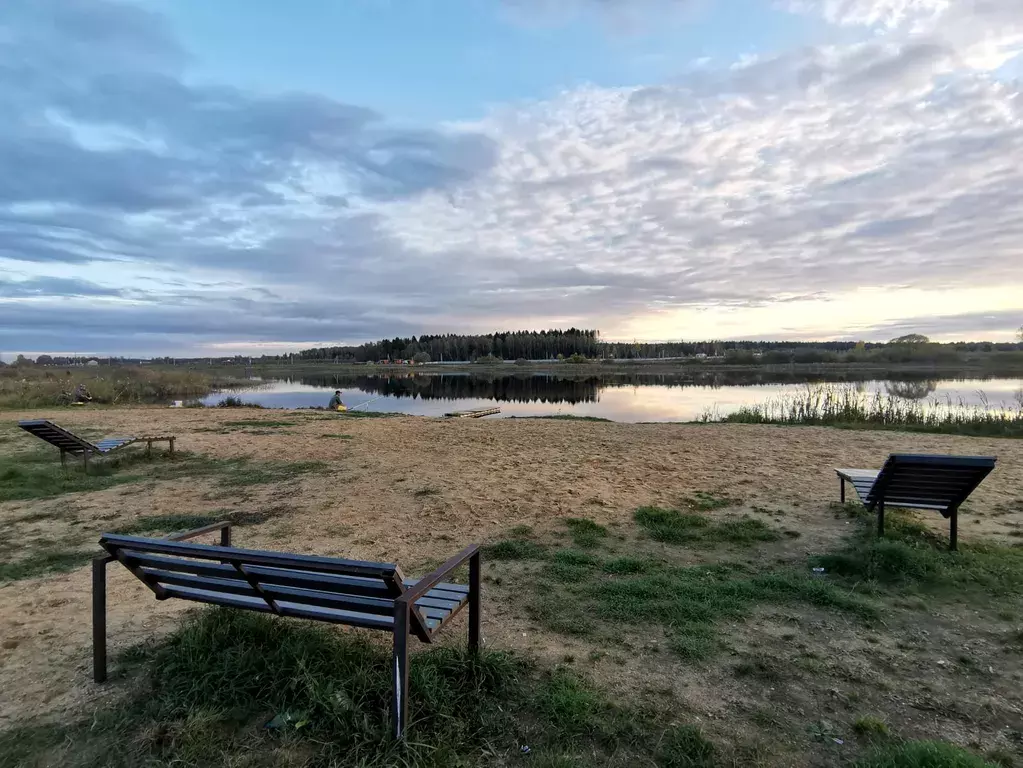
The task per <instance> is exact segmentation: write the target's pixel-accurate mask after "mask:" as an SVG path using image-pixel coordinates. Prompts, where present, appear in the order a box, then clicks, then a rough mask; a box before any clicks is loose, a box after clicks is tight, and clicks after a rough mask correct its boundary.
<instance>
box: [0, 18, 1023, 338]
mask: <svg viewBox="0 0 1023 768" xmlns="http://www.w3.org/2000/svg"><path fill="white" fill-rule="evenodd" d="M1019 2H1020V0H954V1H953V0H304V1H303V2H300V3H288V4H286V3H280V2H277V1H276V0H218V1H217V2H209V0H135V1H134V2H131V1H129V0H3V2H2V3H0V350H3V351H6V352H8V353H11V352H25V353H26V354H36V353H41V352H48V353H51V354H52V353H71V352H77V353H84V354H115V355H143V356H148V355H175V356H184V355H229V354H260V353H267V354H277V353H281V352H288V351H293V350H297V349H302V348H305V347H309V346H319V345H325V344H339V343H359V342H362V341H368V340H372V339H376V338H382V337H393V336H396V335H401V336H406V335H413V334H415V335H418V334H421V333H448V332H489V331H494V330H512V329H529V328H546V327H568V326H576V327H585V328H596V329H599V330H600V331H601V333H602V336H603V337H605V338H608V339H615V340H632V339H639V340H668V339H690V340H693V339H710V338H716V339H728V338H746V339H768V338H770V339H794V340H810V339H866V340H886V339H889V338H892V337H894V336H898V335H902V334H904V333H910V332H916V333H923V334H926V335H928V336H930V337H931V338H933V339H936V340H954V339H975V340H977V339H984V340H992V341H1010V340H1012V339H1013V338H1014V335H1015V329H1017V328H1019V327H1020V326H1021V325H1023V97H1021V95H1020V92H1019V91H1020V83H1021V82H1023V13H1020V12H1019Z"/></svg>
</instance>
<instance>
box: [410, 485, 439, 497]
mask: <svg viewBox="0 0 1023 768" xmlns="http://www.w3.org/2000/svg"><path fill="white" fill-rule="evenodd" d="M438 493H440V491H438V490H437V489H436V488H431V487H429V486H426V487H424V488H420V489H419V490H417V491H416V492H415V493H413V494H412V495H413V496H417V497H422V496H436V495H437V494H438Z"/></svg>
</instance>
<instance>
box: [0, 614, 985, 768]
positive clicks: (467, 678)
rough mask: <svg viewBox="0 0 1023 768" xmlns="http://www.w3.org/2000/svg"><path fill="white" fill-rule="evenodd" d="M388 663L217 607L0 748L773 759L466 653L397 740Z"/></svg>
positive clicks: (187, 756) (495, 655)
mask: <svg viewBox="0 0 1023 768" xmlns="http://www.w3.org/2000/svg"><path fill="white" fill-rule="evenodd" d="M389 665H390V656H389V654H388V653H387V651H386V649H385V648H383V647H382V646H380V645H377V644H374V643H371V642H369V641H368V640H367V639H366V638H365V637H363V636H359V635H353V634H351V633H344V634H342V633H339V632H336V631H332V630H331V629H328V628H325V627H324V626H323V625H314V624H311V623H308V622H297V621H289V620H282V619H278V618H274V617H267V616H263V615H257V614H252V613H244V612H241V611H237V610H227V609H212V608H211V609H203V610H200V611H197V612H196V613H194V614H193V615H192V617H191V618H190V619H189V620H188V621H187V622H186V624H185V625H184V626H183V627H182V628H181V629H180V630H179V631H177V632H176V633H174V634H173V635H172V636H171V637H169V638H167V639H166V640H164V641H162V642H160V643H158V644H153V645H149V646H141V647H136V648H133V649H131V650H129V651H128V652H127V653H125V654H123V655H122V656H121V658H120V659H119V663H118V669H117V672H118V676H119V678H120V679H121V680H122V681H123V680H125V679H128V680H129V681H130V685H129V686H128V688H129V690H130V692H129V693H128V694H127V695H126V696H125V697H124V698H123V699H122V700H121V701H119V702H117V703H115V704H113V705H109V706H108V707H107V708H105V709H103V710H101V711H99V712H96V713H95V714H94V715H93V716H91V717H90V718H89V719H87V720H83V721H79V722H72V723H68V724H53V723H44V722H39V723H28V724H22V725H20V726H19V727H16V728H13V729H10V730H8V731H6V732H4V733H3V734H0V755H3V756H4V757H5V759H6V762H5V765H10V766H12V767H14V768H29V767H30V766H44V765H61V766H65V767H66V768H99V767H100V766H102V767H103V768H129V766H139V765H146V766H154V767H156V766H178V765H187V766H228V767H229V768H230V767H240V766H246V768H271V767H273V768H299V766H302V767H304V768H313V767H314V766H323V767H324V768H328V767H329V768H342V767H343V766H352V767H353V768H354V767H356V766H358V767H359V768H372V767H374V766H381V767H382V766H403V767H404V768H460V767H461V768H470V767H472V768H475V767H476V766H485V765H530V766H535V767H536V768H587V767H588V766H594V765H601V766H609V767H611V768H625V767H626V766H651V768H737V767H738V766H755V765H757V764H759V757H758V751H757V748H756V747H754V746H750V745H735V744H718V743H715V742H714V741H712V740H710V739H709V738H708V737H707V736H706V735H705V733H704V732H703V731H702V730H701V729H700V728H699V727H698V726H696V725H695V724H693V723H690V722H684V721H683V722H679V721H678V720H677V719H676V718H673V717H672V713H666V712H665V711H664V710H663V709H660V708H657V707H650V708H649V709H644V708H637V707H630V706H628V705H625V704H622V703H620V702H617V701H615V700H613V699H612V697H611V696H609V695H608V694H607V693H605V692H604V691H602V690H601V689H600V688H599V687H597V686H595V685H594V684H592V683H591V682H589V681H587V679H586V678H585V677H584V676H583V675H580V674H579V673H577V672H575V671H572V670H570V669H568V668H567V667H565V666H556V667H549V666H543V665H540V664H537V663H536V662H533V661H531V660H529V659H527V658H525V657H522V656H518V655H513V654H509V653H505V652H501V651H484V652H482V653H481V654H480V655H479V656H477V657H473V656H470V655H468V654H467V653H465V652H464V651H462V650H460V649H455V648H436V649H431V650H427V651H424V652H422V653H418V654H416V655H415V656H414V657H413V659H412V663H411V665H410V696H409V706H410V710H411V711H410V732H409V737H408V739H407V740H406V742H404V743H398V742H395V741H394V740H393V739H392V738H391V737H390V735H389V728H388V715H387V708H388V701H389V695H390V690H389V683H390V674H389ZM863 722H864V723H867V724H871V725H874V726H875V728H876V724H877V723H880V724H881V725H882V726H883V722H882V721H879V720H876V721H870V720H868V719H864V721H863ZM864 728H866V725H864ZM878 733H879V732H878ZM994 765H995V764H993V763H989V762H986V761H985V760H982V759H981V758H979V757H976V756H974V755H972V754H970V753H968V752H966V751H964V750H961V749H959V748H957V747H954V746H952V745H950V744H944V743H940V742H919V741H909V742H903V741H900V740H898V739H897V738H892V737H889V736H888V735H886V734H884V735H883V738H880V737H879V739H878V743H877V744H876V746H874V747H873V749H871V750H870V751H869V752H868V754H867V755H865V756H864V758H862V759H861V760H859V761H857V762H856V763H855V766H856V768H990V767H991V766H994Z"/></svg>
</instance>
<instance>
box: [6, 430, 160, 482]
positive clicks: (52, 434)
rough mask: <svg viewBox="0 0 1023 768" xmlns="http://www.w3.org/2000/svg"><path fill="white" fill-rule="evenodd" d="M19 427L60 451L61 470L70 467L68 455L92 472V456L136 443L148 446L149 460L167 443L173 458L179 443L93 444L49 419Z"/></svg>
mask: <svg viewBox="0 0 1023 768" xmlns="http://www.w3.org/2000/svg"><path fill="white" fill-rule="evenodd" d="M18 426H19V427H21V428H22V429H23V430H25V431H26V432H28V433H29V434H30V435H33V436H35V437H38V438H39V439H40V440H44V441H46V442H47V443H49V444H50V445H53V446H56V447H57V448H58V449H60V463H61V466H64V467H66V466H67V455H68V454H69V453H70V454H71V455H72V456H79V455H80V456H81V457H82V469H83V470H84V471H86V472H88V471H89V457H90V456H105V455H107V454H109V453H113V452H114V451H118V450H120V449H121V448H126V447H128V446H129V445H133V444H135V443H145V444H146V456H149V455H150V454H151V453H152V452H153V443H159V442H166V443H168V444H169V445H170V455H171V456H173V455H174V441H175V440H176V439H177V438H175V437H172V436H170V435H161V436H156V435H153V436H146V437H107V438H104V439H102V440H100V441H99V442H98V443H91V442H89V441H88V440H86V439H85V438H83V437H79V436H78V435H76V434H75V433H74V432H71V431H70V430H68V429H65V428H64V427H61V426H59V425H57V424H54V423H53V422H52V421H50V420H49V419H28V420H26V421H19V422H18Z"/></svg>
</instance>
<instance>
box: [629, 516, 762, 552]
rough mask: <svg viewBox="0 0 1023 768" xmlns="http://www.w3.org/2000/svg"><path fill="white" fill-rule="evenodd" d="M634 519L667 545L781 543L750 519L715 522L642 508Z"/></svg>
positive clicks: (653, 537)
mask: <svg viewBox="0 0 1023 768" xmlns="http://www.w3.org/2000/svg"><path fill="white" fill-rule="evenodd" d="M633 519H634V520H635V521H636V522H637V523H638V524H639V525H640V527H641V528H643V529H644V530H645V531H646V532H647V533H648V534H649V536H650V538H652V539H653V540H654V541H660V542H664V543H666V544H694V545H714V544H745V545H750V544H755V543H757V542H764V541H777V540H778V539H779V538H781V536H780V534H779V533H778V532H777V531H775V530H774V529H772V528H770V527H769V526H767V525H766V524H765V523H763V522H762V521H760V520H757V519H756V518H752V517H749V516H744V517H741V518H737V519H730V520H720V521H712V520H709V519H708V518H706V517H703V516H702V515H697V514H693V513H689V512H680V511H678V510H677V509H663V508H661V507H640V508H639V509H637V510H636V512H635V514H634V515H633Z"/></svg>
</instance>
